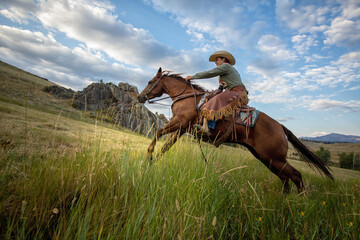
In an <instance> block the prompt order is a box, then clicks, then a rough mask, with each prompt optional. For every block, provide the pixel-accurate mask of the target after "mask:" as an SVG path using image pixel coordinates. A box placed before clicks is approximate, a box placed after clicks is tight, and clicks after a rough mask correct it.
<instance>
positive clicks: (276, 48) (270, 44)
mask: <svg viewBox="0 0 360 240" xmlns="http://www.w3.org/2000/svg"><path fill="white" fill-rule="evenodd" d="M258 49H259V50H260V51H261V52H262V53H264V54H265V55H266V56H267V57H269V58H271V59H272V60H274V61H287V60H295V59H296V58H297V56H296V54H295V53H294V52H292V51H290V50H288V49H287V48H286V45H285V44H283V42H282V40H281V39H280V38H279V37H277V36H274V35H264V36H262V37H261V38H260V39H259V41H258Z"/></svg>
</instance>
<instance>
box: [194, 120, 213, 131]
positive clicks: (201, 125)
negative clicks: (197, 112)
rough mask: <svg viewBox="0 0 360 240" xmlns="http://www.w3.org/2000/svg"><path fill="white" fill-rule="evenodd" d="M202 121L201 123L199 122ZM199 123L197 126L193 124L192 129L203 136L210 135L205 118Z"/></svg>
mask: <svg viewBox="0 0 360 240" xmlns="http://www.w3.org/2000/svg"><path fill="white" fill-rule="evenodd" d="M201 120H202V121H201ZM201 120H200V121H199V124H194V128H195V129H196V130H197V131H199V132H201V133H203V134H207V135H210V129H209V126H208V121H207V119H206V118H202V119H201Z"/></svg>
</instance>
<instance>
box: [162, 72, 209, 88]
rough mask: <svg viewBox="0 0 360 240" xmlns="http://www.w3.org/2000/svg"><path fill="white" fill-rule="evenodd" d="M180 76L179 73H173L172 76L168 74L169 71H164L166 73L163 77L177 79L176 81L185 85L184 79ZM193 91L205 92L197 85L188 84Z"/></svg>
mask: <svg viewBox="0 0 360 240" xmlns="http://www.w3.org/2000/svg"><path fill="white" fill-rule="evenodd" d="M180 75H181V74H180V73H173V74H170V71H166V73H165V74H164V76H166V77H170V78H174V79H177V80H180V81H182V82H184V83H187V81H186V80H185V78H183V77H182V76H180ZM190 84H191V85H192V86H193V87H194V88H195V89H197V90H199V91H202V92H205V91H206V90H205V89H204V88H203V87H200V86H199V85H197V84H193V83H190Z"/></svg>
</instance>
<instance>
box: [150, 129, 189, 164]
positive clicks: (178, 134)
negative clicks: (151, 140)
mask: <svg viewBox="0 0 360 240" xmlns="http://www.w3.org/2000/svg"><path fill="white" fill-rule="evenodd" d="M182 134H183V133H182V132H181V130H177V131H175V132H173V133H172V134H171V136H170V138H169V139H168V140H167V141H166V142H165V144H164V146H163V147H162V148H161V152H160V153H159V154H158V155H157V156H156V157H159V156H162V155H164V153H165V152H166V151H168V150H169V149H170V148H171V147H172V145H174V144H175V143H176V141H177V140H178V139H179V138H180V137H181V136H182Z"/></svg>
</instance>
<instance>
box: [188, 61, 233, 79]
mask: <svg viewBox="0 0 360 240" xmlns="http://www.w3.org/2000/svg"><path fill="white" fill-rule="evenodd" d="M227 71H228V68H227V66H226V64H221V65H219V66H217V67H216V68H213V69H211V70H209V71H204V72H199V73H196V74H195V75H193V76H191V79H202V78H212V77H216V76H219V75H223V74H226V73H227Z"/></svg>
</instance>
